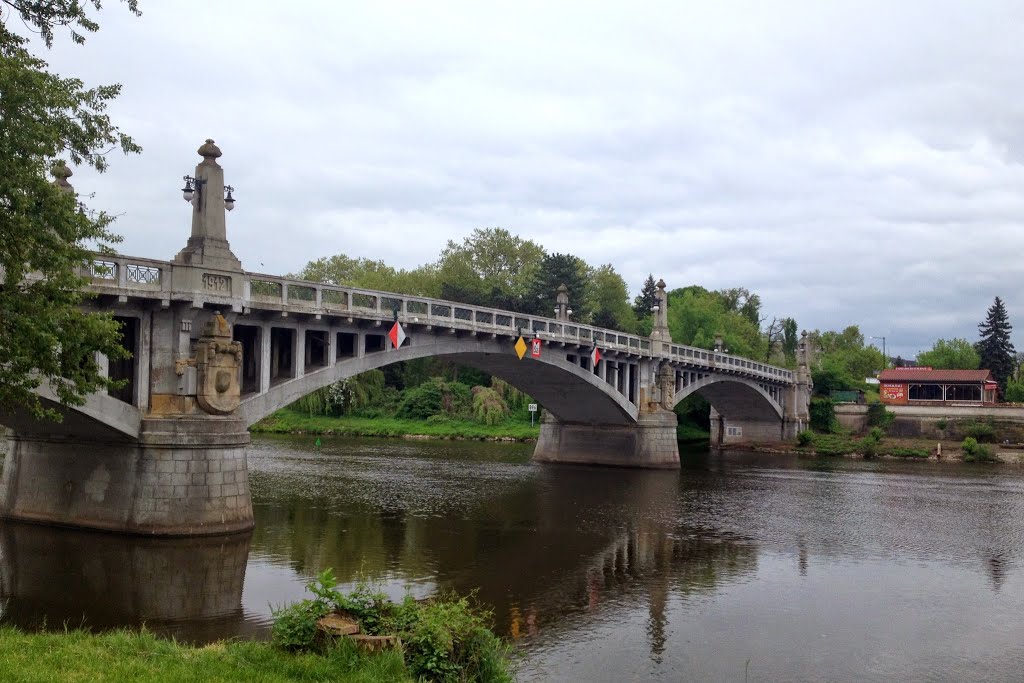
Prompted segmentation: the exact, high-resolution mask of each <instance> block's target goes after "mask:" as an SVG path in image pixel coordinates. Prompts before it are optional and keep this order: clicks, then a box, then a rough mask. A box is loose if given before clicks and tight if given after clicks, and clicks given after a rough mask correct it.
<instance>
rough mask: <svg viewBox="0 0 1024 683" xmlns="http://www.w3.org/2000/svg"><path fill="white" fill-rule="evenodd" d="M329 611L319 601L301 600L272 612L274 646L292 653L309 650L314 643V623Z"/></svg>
mask: <svg viewBox="0 0 1024 683" xmlns="http://www.w3.org/2000/svg"><path fill="white" fill-rule="evenodd" d="M329 611H330V609H329V608H328V606H327V605H326V604H324V603H323V602H321V601H319V600H303V601H302V602H298V603H296V604H294V605H289V606H288V607H285V608H283V609H278V610H274V611H273V615H274V625H273V626H272V627H271V630H270V634H271V640H272V641H273V643H274V645H277V646H278V647H280V648H283V649H285V650H289V651H292V652H296V651H300V650H311V649H313V646H314V643H315V642H316V622H317V620H318V619H320V618H321V617H323V616H324V615H326V614H327V613H328V612H329Z"/></svg>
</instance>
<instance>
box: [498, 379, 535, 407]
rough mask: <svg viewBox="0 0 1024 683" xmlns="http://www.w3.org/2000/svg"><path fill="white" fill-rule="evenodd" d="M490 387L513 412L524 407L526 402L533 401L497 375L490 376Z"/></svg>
mask: <svg viewBox="0 0 1024 683" xmlns="http://www.w3.org/2000/svg"><path fill="white" fill-rule="evenodd" d="M491 389H493V390H494V391H495V393H497V394H498V396H500V397H501V400H502V401H504V402H505V405H506V406H508V409H509V410H510V411H512V412H513V413H514V412H518V411H520V410H523V409H525V408H526V405H527V404H528V403H532V402H533V399H531V398H530V397H529V396H527V395H526V394H524V393H523V392H521V391H519V390H518V389H516V388H515V387H514V386H512V385H511V384H509V383H508V382H506V381H504V380H501V379H498V378H497V377H492V378H491Z"/></svg>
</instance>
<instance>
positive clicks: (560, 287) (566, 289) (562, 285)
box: [558, 282, 569, 294]
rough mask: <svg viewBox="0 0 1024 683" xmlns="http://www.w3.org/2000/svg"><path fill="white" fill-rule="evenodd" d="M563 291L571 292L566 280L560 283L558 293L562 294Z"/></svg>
mask: <svg viewBox="0 0 1024 683" xmlns="http://www.w3.org/2000/svg"><path fill="white" fill-rule="evenodd" d="M563 292H564V293H566V294H568V293H569V288H568V287H566V286H565V283H564V282H563V283H562V284H560V285H558V293H559V294H562V293H563Z"/></svg>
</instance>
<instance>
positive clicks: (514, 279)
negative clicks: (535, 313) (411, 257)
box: [436, 228, 557, 311]
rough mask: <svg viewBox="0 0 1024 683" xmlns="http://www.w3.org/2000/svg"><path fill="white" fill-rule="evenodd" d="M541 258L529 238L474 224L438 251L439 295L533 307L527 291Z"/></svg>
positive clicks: (484, 303) (518, 307) (511, 307)
mask: <svg viewBox="0 0 1024 683" xmlns="http://www.w3.org/2000/svg"><path fill="white" fill-rule="evenodd" d="M543 258H544V249H543V248H542V247H541V246H540V245H539V244H537V243H536V242H534V241H533V240H524V239H522V238H521V237H517V236H516V235H513V234H512V233H510V232H509V231H508V230H505V229H504V228H484V229H480V228H478V229H476V230H474V231H473V234H472V235H470V236H469V237H467V238H465V239H464V240H463V241H462V243H461V244H460V243H458V242H455V241H453V240H449V241H448V245H447V246H446V247H445V249H444V251H442V252H441V258H440V259H439V260H438V262H437V264H436V267H437V271H438V277H439V278H440V281H441V292H442V293H441V296H442V297H443V298H445V299H451V300H453V301H463V302H465V303H468V304H477V305H482V306H495V307H497V308H506V309H509V310H515V311H520V310H524V308H525V307H527V306H530V307H534V304H533V303H532V302H527V292H528V290H529V288H530V283H531V282H532V281H533V278H534V277H536V273H537V269H538V268H539V267H540V263H541V259H543ZM555 286H556V287H557V285H555Z"/></svg>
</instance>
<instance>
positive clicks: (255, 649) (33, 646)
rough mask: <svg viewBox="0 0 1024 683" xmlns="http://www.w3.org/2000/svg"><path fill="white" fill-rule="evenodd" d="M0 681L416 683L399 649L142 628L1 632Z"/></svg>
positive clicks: (11, 630) (2, 629)
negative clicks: (167, 633)
mask: <svg viewBox="0 0 1024 683" xmlns="http://www.w3.org/2000/svg"><path fill="white" fill-rule="evenodd" d="M0 680H2V681H6V682H7V683H37V682H38V683H49V682H50V681H101V680H102V681H111V682H115V683H116V682H117V681H132V682H133V683H134V682H138V681H142V682H147V681H152V682H153V683H175V682H176V681H189V682H192V681H239V682H242V681H245V682H247V683H248V682H249V681H261V682H265V683H272V682H274V681H282V682H283V681H340V682H342V683H393V682H401V681H413V680H415V679H414V678H413V677H412V675H410V673H409V671H408V669H407V668H406V666H405V662H404V661H403V659H402V655H401V653H400V652H397V651H386V652H381V653H376V654H366V653H363V652H361V651H360V650H359V649H357V648H356V647H355V646H354V645H353V644H351V643H347V642H346V643H339V644H338V645H337V646H336V647H333V648H331V649H330V650H327V651H324V652H322V653H298V654H295V653H290V652H286V651H285V650H282V649H280V648H277V647H275V646H274V645H272V644H271V643H267V642H217V643H213V644H211V645H206V646H199V647H196V646H191V645H184V644H181V643H177V642H174V641H172V640H165V639H163V638H158V637H157V636H155V635H153V634H152V633H149V632H147V631H142V632H137V631H112V632H109V633H99V634H96V633H88V632H86V631H49V632H42V633H24V632H21V631H18V630H16V629H13V628H10V627H0Z"/></svg>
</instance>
